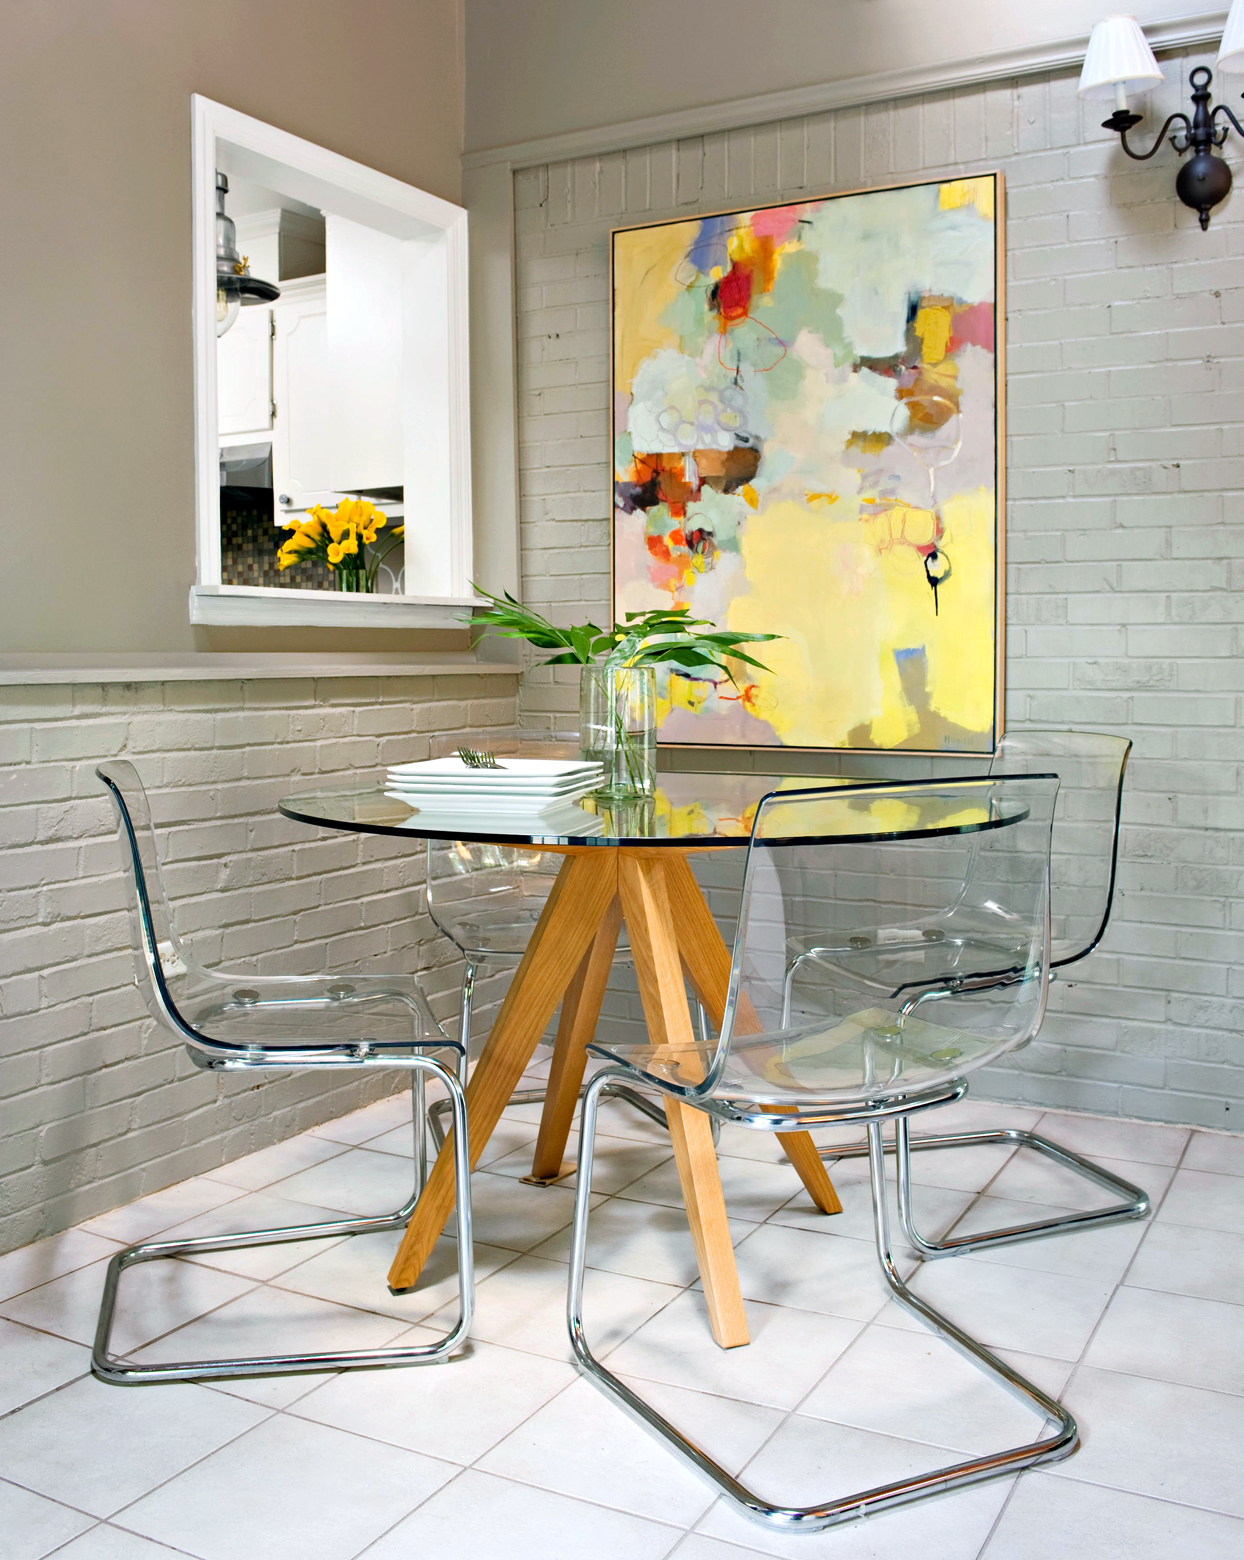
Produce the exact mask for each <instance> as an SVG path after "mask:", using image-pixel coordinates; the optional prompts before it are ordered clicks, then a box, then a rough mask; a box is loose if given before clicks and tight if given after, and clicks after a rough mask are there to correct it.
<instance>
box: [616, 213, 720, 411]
mask: <svg viewBox="0 0 1244 1560" xmlns="http://www.w3.org/2000/svg"><path fill="white" fill-rule="evenodd" d="M699 227H700V224H699V222H698V221H695V222H671V223H670V224H669V225H668V226H666V227H654V228H642V229H639V230H638V231H636V232H630V233H627V234H625V235H624V236H625V242H624V243H615V244H614V246H613V290H614V296H615V297H616V298H622V299H625V300H626V302H625V307H623V308H620V309H618V310H617V311H616V314H615V318H616V320H617V326H616V334H615V338H614V344H613V352H614V362H613V382H614V384H615V385H616V386H617V387H618V388H619V389H621V390H628V389H629V388H630V385H631V382H632V380H633V379H634V378H635V373H636V370H637V369H638V368H639V365H640V364H641V363H642V362H643V361H644V359H645V358H646V357H648V356H650V355H651V354H652V353H653V352H659V351H660V350H661V349H662V348H663V347H672V348H674V349H675V350H677V348H678V336H677V334H676V332H674V331H672V330H670V329H669V327H668V326H666V325H662V324H661V316H662V315H663V314H664V313H665V311H666V309H667V308H668V307H669V305H670V304H671V303H672V302H673V300H674V298H675V297H676V295H677V293H678V283H677V279H676V275H675V273H676V272H677V269H678V267H679V265H680V264H682V263H683V262H684V260H685V257H686V253H687V250H688V249H689V248H690V247H691V245H692V244H693V243H694V242H695V237H696V234H697V232H698V231H699Z"/></svg>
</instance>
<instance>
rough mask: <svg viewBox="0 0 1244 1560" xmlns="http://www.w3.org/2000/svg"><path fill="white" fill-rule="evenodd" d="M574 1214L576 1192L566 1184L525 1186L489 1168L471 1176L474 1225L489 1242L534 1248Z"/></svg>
mask: <svg viewBox="0 0 1244 1560" xmlns="http://www.w3.org/2000/svg"><path fill="white" fill-rule="evenodd" d="M573 1217H574V1193H573V1192H571V1191H568V1190H567V1188H566V1187H565V1186H560V1185H559V1186H523V1185H522V1184H521V1183H520V1182H518V1181H516V1180H515V1179H514V1178H513V1177H512V1176H508V1175H493V1174H492V1173H491V1172H490V1171H487V1170H484V1171H480V1170H477V1171H476V1172H475V1174H474V1175H473V1176H472V1177H471V1219H472V1227H473V1228H474V1231H475V1238H476V1240H482V1241H483V1242H484V1243H485V1245H491V1246H505V1247H507V1248H508V1249H509V1250H511V1251H530V1250H531V1248H532V1247H533V1246H538V1245H539V1244H540V1243H541V1241H545V1240H547V1239H548V1238H549V1236H550V1235H553V1234H556V1232H557V1231H558V1230H561V1229H565V1228H566V1226H567V1225H568V1224H569V1223H570V1221H571V1219H572V1218H573Z"/></svg>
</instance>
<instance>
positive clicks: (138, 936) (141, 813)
mask: <svg viewBox="0 0 1244 1560" xmlns="http://www.w3.org/2000/svg"><path fill="white" fill-rule="evenodd" d="M95 773H96V775H98V777H99V778H100V779H101V780H102V781H103V783H104V785H105V786H106V787H107V789H108V794H109V795H110V796H111V797H112V802H113V806H114V808H115V809H116V814H117V839H118V843H119V845H120V847H121V874H122V877H123V878H124V880H125V897H126V907H127V909H128V910H129V914H130V932H131V940H132V943H133V948H134V972H135V977H136V979H137V983H138V988H139V990H140V991H141V992H142V994H143V999H144V1001H145V1002H146V1004H147V1007H148V1009H149V1011H150V1012H151V1014H152V1016H153V1017H155V1018H157V1019H159V1020H160V1021H161V1022H168V1019H169V1008H170V1007H171V1002H170V1000H169V995H168V989H167V986H166V985H165V981H166V980H167V979H169V978H172V977H174V976H177V975H182V974H185V973H186V971H187V970H188V968H189V959H188V956H187V954H186V950H185V948H184V947H183V945H182V943H181V941H180V939H179V938H178V936H177V928H176V926H175V924H174V922H173V915H172V911H171V910H170V908H169V903H168V895H167V894H166V892H165V889H164V879H163V877H162V876H161V873H160V856H159V851H158V849H157V846H156V834H155V828H154V826H153V825H152V822H151V808H150V806H149V804H148V801H147V793H146V791H144V790H143V784H142V781H141V780H140V779H139V778H138V771H137V770H136V769H135V768H134V766H133V764H131V763H130V762H129V760H128V759H124V758H114V759H109V761H108V762H107V763H105V764H100V765H99V767H98V768H97V769H96V771H95ZM157 972H158V973H157ZM161 986H163V987H164V989H163V990H161V989H159V987H161Z"/></svg>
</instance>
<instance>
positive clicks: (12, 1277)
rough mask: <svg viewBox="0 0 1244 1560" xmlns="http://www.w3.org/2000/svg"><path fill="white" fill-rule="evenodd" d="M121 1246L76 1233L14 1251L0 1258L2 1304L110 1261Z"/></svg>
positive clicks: (94, 1236) (84, 1233)
mask: <svg viewBox="0 0 1244 1560" xmlns="http://www.w3.org/2000/svg"><path fill="white" fill-rule="evenodd" d="M119 1246H120V1242H119V1241H111V1240H103V1239H102V1238H101V1237H100V1236H98V1235H89V1234H88V1233H87V1232H86V1231H85V1230H76V1229H75V1230H66V1231H65V1232H64V1234H63V1235H52V1236H49V1237H48V1239H47V1240H39V1241H36V1242H35V1243H34V1245H33V1246H23V1247H22V1248H21V1249H20V1250H19V1251H10V1252H9V1253H8V1254H7V1255H5V1256H3V1257H0V1300H10V1299H12V1297H13V1296H14V1295H20V1294H21V1293H22V1291H23V1290H26V1289H37V1288H38V1287H39V1286H40V1284H49V1283H51V1281H52V1280H53V1279H54V1278H60V1277H61V1275H62V1274H63V1273H72V1272H73V1271H74V1269H75V1268H80V1267H87V1266H88V1265H89V1264H90V1263H92V1262H98V1261H100V1260H101V1258H104V1257H110V1256H111V1255H112V1253H113V1252H114V1251H116V1250H117V1249H118V1247H119Z"/></svg>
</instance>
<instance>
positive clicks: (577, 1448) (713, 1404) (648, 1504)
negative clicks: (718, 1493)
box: [480, 1379, 782, 1527]
mask: <svg viewBox="0 0 1244 1560" xmlns="http://www.w3.org/2000/svg"><path fill="white" fill-rule="evenodd" d="M628 1384H629V1385H630V1386H632V1387H633V1389H634V1390H635V1391H636V1392H637V1393H638V1394H639V1395H640V1396H641V1397H643V1398H645V1399H646V1400H647V1401H649V1402H651V1403H652V1405H653V1407H654V1408H656V1410H657V1412H658V1413H660V1414H663V1415H664V1416H665V1417H666V1418H667V1419H668V1420H669V1421H670V1422H671V1423H672V1424H675V1425H677V1427H678V1428H679V1429H680V1430H682V1431H684V1432H685V1433H686V1434H688V1435H689V1436H690V1437H691V1439H692V1440H693V1441H695V1442H696V1443H697V1444H698V1445H699V1446H702V1447H703V1448H704V1450H705V1451H706V1452H708V1454H709V1455H710V1456H711V1457H713V1458H714V1459H715V1460H716V1461H717V1462H719V1463H721V1464H722V1466H723V1467H726V1468H728V1469H729V1470H730V1471H731V1472H736V1473H737V1472H738V1470H739V1469H740V1468H741V1467H742V1466H743V1465H744V1463H746V1462H747V1460H748V1458H750V1457H751V1456H752V1455H753V1454H754V1453H755V1452H756V1451H757V1449H758V1448H759V1447H760V1446H761V1445H762V1444H763V1442H764V1441H766V1440H767V1439H768V1437H769V1436H770V1435H771V1434H772V1433H773V1431H774V1430H775V1429H776V1427H777V1425H778V1424H779V1423H780V1421H781V1417H782V1416H781V1414H780V1413H778V1412H776V1411H775V1410H773V1409H765V1408H758V1407H757V1406H756V1405H755V1404H752V1403H739V1402H735V1401H732V1400H730V1399H728V1398H721V1397H710V1396H709V1395H707V1394H706V1393H702V1392H688V1391H685V1390H683V1389H681V1388H677V1387H668V1386H657V1385H655V1384H654V1383H652V1382H644V1381H639V1380H635V1379H632V1380H631V1381H630V1382H629V1383H628ZM480 1467H481V1468H483V1469H484V1470H485V1471H486V1472H490V1473H497V1474H502V1475H504V1476H506V1477H507V1478H511V1479H515V1480H517V1481H518V1482H519V1483H524V1484H535V1485H539V1486H541V1487H543V1488H545V1489H551V1490H556V1491H558V1492H559V1493H561V1494H563V1495H573V1496H576V1497H577V1498H579V1499H581V1500H589V1501H594V1502H595V1503H596V1504H597V1505H601V1506H613V1507H616V1508H619V1509H621V1510H623V1511H630V1512H633V1513H634V1514H635V1515H636V1516H640V1517H651V1518H652V1519H653V1520H654V1521H664V1522H673V1523H675V1524H677V1525H678V1526H684V1527H685V1526H688V1525H690V1524H691V1523H693V1522H694V1521H695V1520H696V1518H697V1517H699V1516H701V1515H702V1514H703V1513H704V1512H705V1511H706V1510H707V1509H708V1507H709V1505H710V1504H711V1502H712V1499H713V1495H712V1490H711V1488H710V1486H709V1485H708V1484H706V1483H705V1482H704V1481H703V1480H702V1479H701V1478H700V1477H699V1476H698V1475H697V1474H696V1473H695V1472H694V1471H693V1470H692V1469H691V1468H689V1467H688V1466H687V1465H686V1464H685V1463H682V1462H680V1461H679V1460H678V1459H677V1458H676V1457H674V1456H672V1455H671V1453H670V1451H669V1449H668V1448H667V1447H666V1446H664V1445H663V1444H662V1443H661V1442H660V1441H659V1440H658V1439H657V1438H656V1436H654V1435H653V1434H652V1432H651V1431H649V1430H646V1429H643V1428H641V1427H640V1426H639V1425H638V1424H636V1423H635V1422H634V1421H633V1420H632V1419H631V1418H630V1417H629V1416H628V1415H627V1414H626V1412H625V1411H624V1410H623V1409H622V1408H621V1406H620V1405H619V1404H617V1403H616V1402H614V1401H612V1400H611V1399H609V1398H607V1397H606V1396H605V1395H604V1394H603V1393H602V1392H600V1391H599V1390H598V1389H597V1388H596V1387H594V1386H593V1385H591V1384H590V1383H589V1382H587V1381H583V1380H580V1381H577V1382H576V1383H575V1384H574V1385H573V1386H572V1387H570V1388H569V1389H568V1390H567V1391H565V1392H562V1393H561V1394H559V1395H558V1396H557V1397H555V1398H554V1399H553V1400H552V1401H551V1402H549V1403H547V1404H546V1405H545V1406H544V1407H543V1408H541V1409H540V1411H539V1412H538V1413H536V1414H534V1415H533V1416H532V1417H531V1418H530V1419H528V1420H527V1421H526V1423H525V1424H523V1425H521V1426H519V1428H518V1429H516V1430H515V1431H513V1433H512V1434H510V1435H509V1436H507V1437H506V1438H505V1440H503V1441H502V1442H501V1443H500V1444H499V1445H498V1446H495V1447H494V1448H493V1449H492V1451H491V1452H489V1453H488V1455H487V1456H486V1457H484V1458H483V1459H482V1461H481V1463H480Z"/></svg>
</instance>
